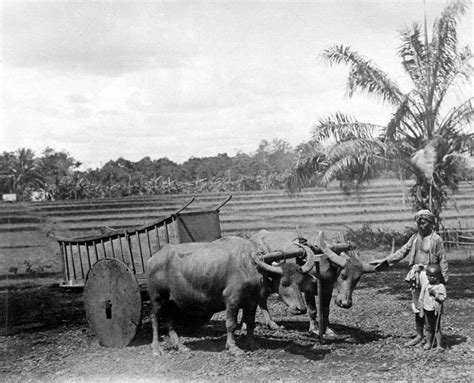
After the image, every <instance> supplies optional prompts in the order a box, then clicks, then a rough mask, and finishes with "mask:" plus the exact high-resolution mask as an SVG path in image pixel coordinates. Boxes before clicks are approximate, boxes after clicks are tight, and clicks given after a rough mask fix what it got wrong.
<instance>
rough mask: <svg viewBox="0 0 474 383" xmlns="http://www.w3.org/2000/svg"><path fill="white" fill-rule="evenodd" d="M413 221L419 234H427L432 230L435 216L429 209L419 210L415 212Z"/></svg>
mask: <svg viewBox="0 0 474 383" xmlns="http://www.w3.org/2000/svg"><path fill="white" fill-rule="evenodd" d="M415 221H416V224H417V226H418V231H419V233H420V234H421V235H424V236H426V235H428V234H430V233H431V232H432V231H433V225H434V223H435V216H434V214H433V213H432V212H431V211H429V210H425V209H423V210H419V211H418V212H417V213H416V214H415Z"/></svg>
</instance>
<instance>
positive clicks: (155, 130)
mask: <svg viewBox="0 0 474 383" xmlns="http://www.w3.org/2000/svg"><path fill="white" fill-rule="evenodd" d="M444 4H445V1H440V0H433V1H430V0H426V10H427V20H428V25H429V26H431V25H432V24H433V22H434V19H435V17H436V16H437V15H439V14H440V11H441V10H442V8H443V6H444ZM472 11H473V6H472V4H471V7H470V9H469V11H468V14H467V15H466V16H465V17H464V18H463V21H462V23H461V24H460V26H459V39H460V41H461V43H462V44H470V45H471V46H472V39H473V37H472V20H473V18H472ZM422 20H423V1H422V0H404V1H401V0H390V1H383V0H377V1H375V0H374V1H361V0H344V1H337V0H331V1H330V0H327V1H306V2H298V1H289V0H288V1H273V2H269V1H258V2H255V1H254V2H250V1H234V2H228V1H219V2H207V1H147V2H144V1H132V0H129V1H115V2H106V1H88V2H86V1H76V2H72V1H48V2H45V1H11V0H2V1H1V35H0V38H1V48H2V51H1V60H2V61H1V72H0V79H1V84H0V85H1V116H0V124H1V127H0V151H1V152H3V151H15V150H17V149H19V148H22V147H25V148H30V149H32V150H33V151H34V152H35V154H36V155H40V154H41V152H42V151H43V150H44V149H45V148H46V147H50V148H53V149H55V150H57V151H67V152H68V153H69V154H70V155H71V156H72V157H74V158H75V159H76V160H78V161H80V162H82V163H83V166H84V167H85V168H95V167H101V166H103V165H104V164H105V163H106V162H107V161H109V160H116V159H118V158H120V157H122V158H125V159H128V160H131V161H138V160H140V159H142V158H143V157H145V156H149V157H150V158H151V159H158V158H163V157H167V158H169V159H170V160H172V161H175V162H177V163H182V162H184V161H186V160H187V159H189V158H190V157H207V156H215V155H217V154H219V153H227V154H228V155H229V156H234V155H235V154H236V153H237V152H239V151H241V152H244V153H253V152H255V151H256V149H257V147H258V144H259V143H260V141H261V140H263V139H266V140H269V141H271V140H273V139H282V140H285V141H287V142H288V143H290V144H291V145H292V146H293V147H294V146H296V145H298V144H300V143H302V142H304V141H307V140H309V139H310V137H311V129H312V127H313V126H314V125H315V124H316V123H317V121H318V120H319V119H320V118H323V117H325V116H327V115H329V114H333V113H335V112H337V111H343V112H346V113H349V114H352V115H354V116H355V117H357V118H358V119H359V120H360V121H364V122H371V123H375V124H380V125H383V124H385V123H386V122H387V121H388V119H389V118H390V114H391V113H392V112H393V110H392V108H391V107H390V106H388V105H383V104H381V103H380V102H379V101H378V100H376V99H373V98H370V97H369V98H368V97H367V96H366V95H363V94H356V95H355V96H354V97H352V98H349V97H348V95H347V94H346V91H345V79H346V76H347V73H348V70H347V67H345V66H333V67H331V66H329V65H328V64H327V63H325V62H324V61H323V60H321V55H320V54H321V52H322V51H323V50H324V49H326V48H328V47H330V46H332V45H334V44H344V45H349V46H351V47H352V48H353V49H355V50H357V51H358V52H360V53H361V54H362V55H364V56H365V57H368V58H370V59H372V60H373V61H374V62H375V63H376V64H377V65H378V66H379V67H381V68H383V69H384V70H385V71H386V72H387V73H390V75H391V76H392V78H393V79H394V80H396V81H397V82H398V83H399V84H400V85H401V87H402V88H404V89H409V83H408V82H407V78H406V76H405V75H404V74H403V70H402V68H401V66H400V61H399V59H398V58H397V56H396V51H397V48H398V47H399V44H400V42H399V32H400V31H401V30H403V29H404V28H406V27H408V26H410V25H411V24H412V23H413V22H414V21H419V22H422ZM472 94H473V92H472V86H470V87H464V88H458V89H457V91H456V92H455V93H453V94H452V95H450V98H449V100H448V101H449V102H448V105H447V107H449V106H450V105H449V103H451V104H452V105H454V104H456V103H460V102H462V101H463V100H466V99H467V98H468V97H470V96H472Z"/></svg>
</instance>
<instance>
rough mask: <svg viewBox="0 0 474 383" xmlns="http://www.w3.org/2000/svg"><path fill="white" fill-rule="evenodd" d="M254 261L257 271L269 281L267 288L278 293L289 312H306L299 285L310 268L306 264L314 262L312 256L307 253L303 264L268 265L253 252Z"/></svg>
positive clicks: (296, 313)
mask: <svg viewBox="0 0 474 383" xmlns="http://www.w3.org/2000/svg"><path fill="white" fill-rule="evenodd" d="M254 261H255V263H256V264H257V268H258V271H259V272H260V273H261V274H262V275H263V276H264V277H265V278H264V279H265V280H266V283H269V286H268V288H269V289H270V290H271V292H272V293H278V295H279V297H280V299H281V300H282V301H283V303H285V304H286V305H287V306H288V308H289V311H290V312H291V314H293V315H299V314H304V313H306V305H305V303H304V300H303V297H302V294H301V287H300V286H301V285H302V284H303V280H304V273H308V272H309V270H310V269H311V268H310V267H308V265H309V264H310V263H313V264H314V258H313V257H311V256H310V255H308V256H307V257H306V263H305V265H303V266H298V265H297V264H296V263H292V262H282V263H280V264H278V265H269V264H267V263H265V262H264V261H263V260H261V259H260V258H259V257H257V256H256V255H255V254H254ZM304 270H306V271H304Z"/></svg>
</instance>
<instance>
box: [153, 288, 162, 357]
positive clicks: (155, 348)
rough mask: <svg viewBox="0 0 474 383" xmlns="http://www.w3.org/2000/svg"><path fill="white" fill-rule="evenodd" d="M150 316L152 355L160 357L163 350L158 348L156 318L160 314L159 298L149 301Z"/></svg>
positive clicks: (160, 304)
mask: <svg viewBox="0 0 474 383" xmlns="http://www.w3.org/2000/svg"><path fill="white" fill-rule="evenodd" d="M151 306H152V314H151V325H152V328H153V340H152V342H151V349H152V350H153V355H155V356H160V355H162V354H163V348H162V347H161V346H160V342H159V334H158V318H159V316H160V313H161V308H162V302H161V298H160V297H159V296H156V297H154V298H152V299H151Z"/></svg>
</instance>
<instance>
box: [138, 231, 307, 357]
mask: <svg viewBox="0 0 474 383" xmlns="http://www.w3.org/2000/svg"><path fill="white" fill-rule="evenodd" d="M256 252H257V247H256V245H255V244H254V243H253V242H252V241H250V240H248V239H245V238H240V237H231V236H229V237H224V238H221V239H218V240H216V241H213V242H205V243H204V242H201V243H183V244H178V245H167V246H165V247H163V248H162V249H161V250H159V251H158V252H157V253H155V254H154V255H153V257H151V258H150V259H149V260H148V263H147V271H148V291H149V294H150V300H151V303H152V326H153V342H152V349H153V352H154V354H155V355H160V354H162V347H161V346H160V344H159V343H158V326H159V324H160V325H161V326H162V327H165V328H167V329H168V331H169V337H170V340H171V342H172V344H173V346H174V347H176V348H178V349H182V350H186V347H185V346H183V345H180V343H179V339H178V335H177V334H176V331H175V319H176V318H182V317H185V318H187V319H188V320H190V321H192V322H193V323H191V324H196V323H203V322H205V321H206V320H208V319H210V318H211V316H212V314H214V313H216V312H219V311H223V310H225V311H226V328H227V341H226V349H227V350H229V352H231V353H234V354H238V353H242V350H240V349H239V348H238V347H237V345H236V343H235V337H234V332H235V330H236V326H237V315H238V311H239V309H242V310H243V315H242V317H243V320H244V322H245V323H246V326H247V344H248V346H249V347H250V348H254V347H255V346H256V345H255V338H254V334H253V330H254V327H255V312H256V309H257V305H259V304H261V305H263V307H266V300H267V298H268V295H269V294H271V293H274V292H276V293H278V295H279V296H280V298H281V299H282V301H283V302H284V303H285V304H286V305H287V306H288V307H289V310H290V311H291V312H292V313H293V314H304V313H305V312H306V307H305V304H304V300H303V298H302V294H301V289H300V285H302V284H303V274H302V271H301V270H302V268H301V267H300V266H298V265H296V264H294V263H293V264H290V263H287V264H284V265H281V266H274V265H268V264H266V263H265V262H263V261H262V260H260V259H259V258H258V256H257V255H256ZM309 258H310V257H308V259H309ZM308 262H311V260H310V259H309V260H308ZM307 269H308V267H307ZM158 322H160V323H158Z"/></svg>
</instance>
